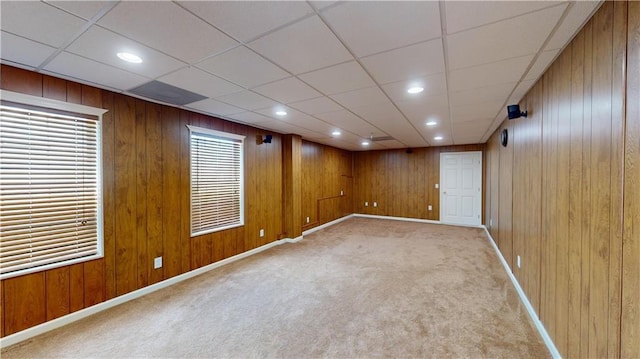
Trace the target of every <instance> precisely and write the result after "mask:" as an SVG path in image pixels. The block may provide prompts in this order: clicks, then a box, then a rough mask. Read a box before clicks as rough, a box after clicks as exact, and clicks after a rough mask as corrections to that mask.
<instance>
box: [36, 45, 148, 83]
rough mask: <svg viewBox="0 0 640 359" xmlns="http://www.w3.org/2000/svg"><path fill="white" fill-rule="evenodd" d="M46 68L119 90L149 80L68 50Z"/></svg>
mask: <svg viewBox="0 0 640 359" xmlns="http://www.w3.org/2000/svg"><path fill="white" fill-rule="evenodd" d="M44 69H45V70H48V71H51V72H54V73H58V74H61V75H64V76H70V77H74V78H77V79H81V80H84V81H89V82H93V83H95V84H100V85H103V86H108V87H111V88H114V89H119V90H127V89H131V88H134V87H137V86H139V85H141V84H143V83H145V82H148V81H149V79H147V78H145V77H142V76H139V75H136V74H132V73H130V72H126V71H124V70H120V69H117V68H115V67H111V66H108V65H104V64H101V63H99V62H95V61H93V60H89V59H85V58H83V57H80V56H77V55H74V54H70V53H68V52H63V53H61V54H60V55H58V56H56V57H55V58H54V59H53V60H52V61H51V62H49V63H48V64H47V66H45V67H44Z"/></svg>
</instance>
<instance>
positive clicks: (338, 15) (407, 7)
mask: <svg viewBox="0 0 640 359" xmlns="http://www.w3.org/2000/svg"><path fill="white" fill-rule="evenodd" d="M323 17H324V18H325V19H326V21H327V22H328V23H329V24H330V26H331V27H332V28H333V29H334V30H335V31H336V33H337V34H338V36H339V37H340V38H341V39H342V40H343V41H344V42H345V43H346V45H347V46H348V47H349V48H350V49H351V51H353V52H354V53H355V54H356V56H358V57H362V56H366V55H370V54H373V53H377V52H381V51H386V50H390V49H394V48H397V47H401V46H406V45H410V44H414V43H416V42H420V41H424V40H429V39H433V38H436V37H440V36H441V29H440V10H439V6H438V2H435V1H379V2H369V1H362V2H359V1H353V2H347V3H346V4H342V5H340V6H336V7H333V8H330V9H327V10H326V11H324V12H323Z"/></svg>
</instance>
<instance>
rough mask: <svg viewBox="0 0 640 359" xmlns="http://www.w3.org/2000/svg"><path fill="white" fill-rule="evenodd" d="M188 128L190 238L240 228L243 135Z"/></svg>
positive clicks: (242, 185) (242, 194)
mask: <svg viewBox="0 0 640 359" xmlns="http://www.w3.org/2000/svg"><path fill="white" fill-rule="evenodd" d="M188 127H189V131H190V138H191V236H197V235H200V234H205V233H209V232H214V231H219V230H223V229H228V228H233V227H238V226H242V225H244V179H243V172H244V171H243V147H244V136H238V135H234V134H230V133H225V132H220V131H214V130H209V129H205V128H199V127H194V126H188Z"/></svg>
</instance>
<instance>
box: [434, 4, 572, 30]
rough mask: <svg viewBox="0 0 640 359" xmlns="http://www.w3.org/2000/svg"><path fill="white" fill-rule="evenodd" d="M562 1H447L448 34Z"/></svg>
mask: <svg viewBox="0 0 640 359" xmlns="http://www.w3.org/2000/svg"><path fill="white" fill-rule="evenodd" d="M560 3H561V2H560V1H446V2H445V3H444V4H445V6H446V13H447V33H449V34H453V33H456V32H458V31H462V30H465V29H470V28H472V27H477V26H480V25H485V24H489V23H492V22H495V21H498V20H504V19H510V18H514V17H516V16H519V15H522V14H526V13H528V12H532V11H536V10H540V9H543V8H546V7H550V6H554V5H558V4H560Z"/></svg>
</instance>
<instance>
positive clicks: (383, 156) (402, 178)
mask: <svg viewBox="0 0 640 359" xmlns="http://www.w3.org/2000/svg"><path fill="white" fill-rule="evenodd" d="M483 149H484V146H483V145H464V146H443V147H428V148H417V149H413V153H406V150H404V149H401V150H384V151H366V152H355V153H354V155H353V163H354V166H353V172H354V173H353V177H354V197H353V202H354V206H353V208H354V211H355V212H356V213H364V214H377V215H385V216H396V217H408V218H421V219H431V220H438V219H439V217H440V216H439V211H440V190H439V189H437V188H435V185H436V184H438V183H439V182H440V153H442V152H459V151H482V150H483ZM365 202H368V203H369V206H368V207H365V206H364V203H365ZM373 202H377V203H378V207H373ZM428 205H431V206H432V208H433V209H432V211H428V210H427V207H428Z"/></svg>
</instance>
